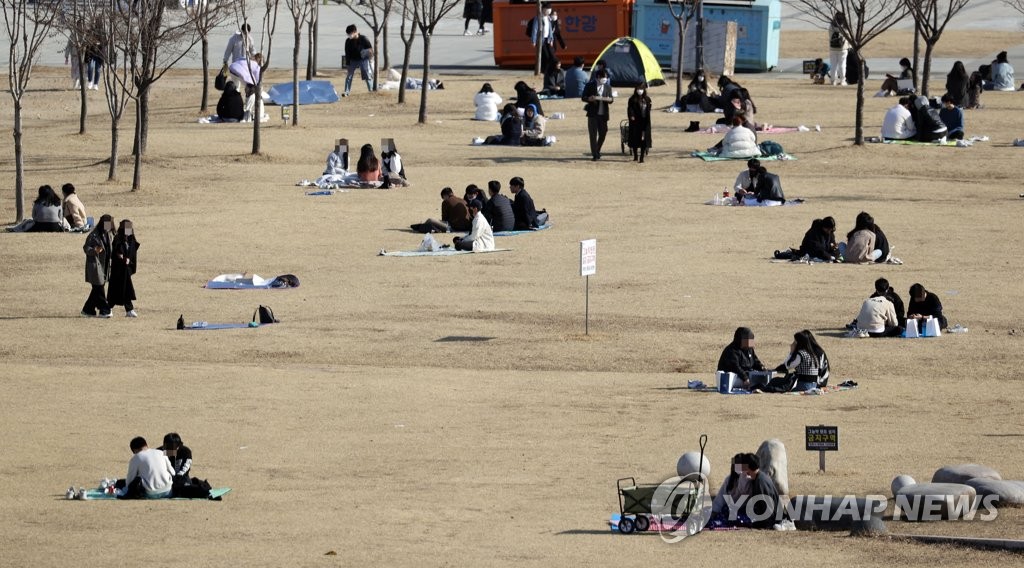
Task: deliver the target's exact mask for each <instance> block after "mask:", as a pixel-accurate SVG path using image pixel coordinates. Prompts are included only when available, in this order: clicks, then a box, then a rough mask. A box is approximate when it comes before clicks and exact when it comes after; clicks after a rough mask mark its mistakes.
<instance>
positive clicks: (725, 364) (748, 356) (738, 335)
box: [718, 327, 764, 388]
mask: <svg viewBox="0 0 1024 568" xmlns="http://www.w3.org/2000/svg"><path fill="white" fill-rule="evenodd" d="M718 370H719V371H722V372H725V373H735V374H736V376H737V377H739V379H740V381H741V382H742V385H743V388H750V372H751V371H763V370H764V365H763V364H761V360H760V359H758V358H757V353H755V352H754V332H753V331H750V328H748V327H738V328H736V331H735V333H733V337H732V343H730V344H729V345H726V346H725V349H723V350H722V355H721V356H720V357H719V358H718Z"/></svg>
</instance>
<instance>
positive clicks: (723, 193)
mask: <svg viewBox="0 0 1024 568" xmlns="http://www.w3.org/2000/svg"><path fill="white" fill-rule="evenodd" d="M722 197H724V198H726V199H729V186H725V189H723V190H722Z"/></svg>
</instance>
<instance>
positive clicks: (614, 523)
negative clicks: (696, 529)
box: [608, 513, 754, 534]
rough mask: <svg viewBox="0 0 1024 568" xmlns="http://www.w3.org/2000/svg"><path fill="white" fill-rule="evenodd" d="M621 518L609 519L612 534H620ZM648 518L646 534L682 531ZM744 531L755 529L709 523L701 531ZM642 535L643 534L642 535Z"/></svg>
mask: <svg viewBox="0 0 1024 568" xmlns="http://www.w3.org/2000/svg"><path fill="white" fill-rule="evenodd" d="M621 518H622V514H621V513H612V516H611V517H610V518H609V519H608V527H609V528H610V529H611V530H612V532H614V533H617V532H619V519H621ZM647 518H649V519H650V520H651V526H650V528H648V529H647V530H646V531H644V532H648V533H652V534H657V533H658V531H659V530H661V531H664V532H669V531H673V530H680V529H682V527H680V526H679V525H678V523H676V522H671V521H669V522H664V521H662V520H661V519H659V518H657V516H655V515H648V516H647ZM742 530H754V529H753V527H735V526H732V527H723V526H714V525H713V524H710V523H709V524H708V525H707V526H705V527H704V528H702V529H701V532H704V531H742ZM634 534H636V533H634ZM640 534H643V533H640Z"/></svg>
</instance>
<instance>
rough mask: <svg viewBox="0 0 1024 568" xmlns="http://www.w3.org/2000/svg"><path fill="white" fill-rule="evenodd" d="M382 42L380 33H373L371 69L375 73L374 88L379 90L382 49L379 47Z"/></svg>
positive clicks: (373, 78)
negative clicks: (378, 81)
mask: <svg viewBox="0 0 1024 568" xmlns="http://www.w3.org/2000/svg"><path fill="white" fill-rule="evenodd" d="M379 44H380V34H376V33H375V34H373V69H371V71H372V73H370V75H373V77H372V78H371V79H372V80H373V90H374V92H376V91H377V80H378V78H379V77H380V50H379V49H377V47H378V45H379Z"/></svg>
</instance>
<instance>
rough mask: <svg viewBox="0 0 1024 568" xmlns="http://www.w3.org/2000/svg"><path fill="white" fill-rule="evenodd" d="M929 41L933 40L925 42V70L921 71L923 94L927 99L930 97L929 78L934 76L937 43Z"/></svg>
mask: <svg viewBox="0 0 1024 568" xmlns="http://www.w3.org/2000/svg"><path fill="white" fill-rule="evenodd" d="M929 39H931V38H925V40H924V69H922V70H921V94H922V95H924V96H926V97H927V96H929V95H928V76H929V75H931V74H932V50H934V49H935V43H933V42H931V41H929Z"/></svg>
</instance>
